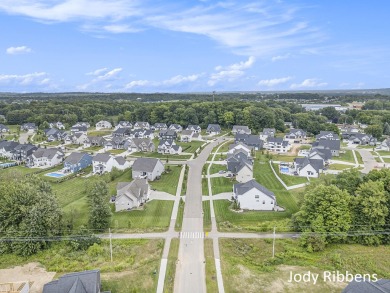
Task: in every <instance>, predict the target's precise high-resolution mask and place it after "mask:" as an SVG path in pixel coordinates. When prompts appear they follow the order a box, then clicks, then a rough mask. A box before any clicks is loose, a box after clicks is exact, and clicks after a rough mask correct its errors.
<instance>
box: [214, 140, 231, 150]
mask: <svg viewBox="0 0 390 293" xmlns="http://www.w3.org/2000/svg"><path fill="white" fill-rule="evenodd" d="M232 143H233V140H230V141H227V142H223V143H220V144H219V145H217V146H216V147H214V148H213V151H212V153H215V152H216V151H217V149H218V147H219V146H221V147H220V148H219V150H218V153H226V152H227V151H228V150H229V145H231V144H232Z"/></svg>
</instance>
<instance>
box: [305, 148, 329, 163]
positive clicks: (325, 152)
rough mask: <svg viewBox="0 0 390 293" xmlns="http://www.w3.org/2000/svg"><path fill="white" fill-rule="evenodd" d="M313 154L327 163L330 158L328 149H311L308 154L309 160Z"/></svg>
mask: <svg viewBox="0 0 390 293" xmlns="http://www.w3.org/2000/svg"><path fill="white" fill-rule="evenodd" d="M315 154H319V155H320V156H321V157H322V158H323V159H324V160H325V161H328V160H330V159H331V158H332V152H331V151H330V149H318V148H312V149H311V150H310V153H309V158H310V157H311V156H313V155H315Z"/></svg>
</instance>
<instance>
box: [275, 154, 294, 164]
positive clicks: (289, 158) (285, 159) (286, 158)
mask: <svg viewBox="0 0 390 293" xmlns="http://www.w3.org/2000/svg"><path fill="white" fill-rule="evenodd" d="M270 155H271V156H272V160H273V161H280V162H294V159H295V158H296V156H287V155H275V154H270Z"/></svg>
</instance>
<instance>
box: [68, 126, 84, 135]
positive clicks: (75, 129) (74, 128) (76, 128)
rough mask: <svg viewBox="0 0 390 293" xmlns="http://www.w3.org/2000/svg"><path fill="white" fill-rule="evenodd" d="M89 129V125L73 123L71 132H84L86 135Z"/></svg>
mask: <svg viewBox="0 0 390 293" xmlns="http://www.w3.org/2000/svg"><path fill="white" fill-rule="evenodd" d="M87 131H88V128H87V126H82V125H80V126H78V125H77V126H75V125H73V126H72V127H71V129H70V133H71V134H76V133H84V134H85V135H86V134H87Z"/></svg>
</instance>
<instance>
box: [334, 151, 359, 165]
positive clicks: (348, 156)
mask: <svg viewBox="0 0 390 293" xmlns="http://www.w3.org/2000/svg"><path fill="white" fill-rule="evenodd" d="M334 159H335V160H338V161H345V162H350V163H355V159H354V157H353V154H352V151H351V150H346V151H345V153H341V152H340V156H338V157H334Z"/></svg>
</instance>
